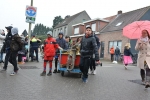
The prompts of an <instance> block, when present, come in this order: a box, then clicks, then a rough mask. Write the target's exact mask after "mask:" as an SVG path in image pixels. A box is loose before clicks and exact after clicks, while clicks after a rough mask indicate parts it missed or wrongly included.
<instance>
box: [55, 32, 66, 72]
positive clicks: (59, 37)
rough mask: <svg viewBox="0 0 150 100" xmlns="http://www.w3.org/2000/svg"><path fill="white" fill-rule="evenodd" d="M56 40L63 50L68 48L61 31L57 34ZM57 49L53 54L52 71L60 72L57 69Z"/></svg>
mask: <svg viewBox="0 0 150 100" xmlns="http://www.w3.org/2000/svg"><path fill="white" fill-rule="evenodd" d="M56 42H57V43H58V45H59V46H60V47H61V48H63V49H64V50H66V49H68V47H67V45H66V40H65V39H64V38H63V33H62V32H59V34H58V38H57V39H56ZM58 53H59V50H58V49H57V50H56V54H55V70H54V72H53V73H60V71H59V70H57V63H58V57H59V54H58Z"/></svg>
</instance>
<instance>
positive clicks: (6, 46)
mask: <svg viewBox="0 0 150 100" xmlns="http://www.w3.org/2000/svg"><path fill="white" fill-rule="evenodd" d="M11 40H12V34H11V33H10V32H9V33H7V35H6V38H5V49H6V50H8V49H10V43H11Z"/></svg>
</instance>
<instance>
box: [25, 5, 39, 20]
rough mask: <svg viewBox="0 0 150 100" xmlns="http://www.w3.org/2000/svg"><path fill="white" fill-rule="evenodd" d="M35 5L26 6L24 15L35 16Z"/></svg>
mask: <svg viewBox="0 0 150 100" xmlns="http://www.w3.org/2000/svg"><path fill="white" fill-rule="evenodd" d="M36 13H37V7H33V6H26V11H25V15H26V17H34V18H35V17H36Z"/></svg>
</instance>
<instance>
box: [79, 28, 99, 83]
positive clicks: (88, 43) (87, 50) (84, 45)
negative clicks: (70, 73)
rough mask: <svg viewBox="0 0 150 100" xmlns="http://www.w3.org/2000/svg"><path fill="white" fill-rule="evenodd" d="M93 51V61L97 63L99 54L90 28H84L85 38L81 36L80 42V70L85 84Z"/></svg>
mask: <svg viewBox="0 0 150 100" xmlns="http://www.w3.org/2000/svg"><path fill="white" fill-rule="evenodd" d="M93 51H95V52H94V53H95V61H96V63H99V54H98V48H97V43H96V40H95V38H94V37H93V35H92V28H91V27H90V26H87V27H86V32H85V36H83V38H82V40H81V47H80V53H81V56H80V64H79V67H80V70H81V72H82V74H83V76H82V81H83V82H85V83H86V82H87V79H88V70H89V67H90V63H91V59H92V56H93Z"/></svg>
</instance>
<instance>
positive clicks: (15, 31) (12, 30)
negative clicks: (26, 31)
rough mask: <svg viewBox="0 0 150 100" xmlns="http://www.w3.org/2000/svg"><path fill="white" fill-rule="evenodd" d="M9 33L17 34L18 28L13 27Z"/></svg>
mask: <svg viewBox="0 0 150 100" xmlns="http://www.w3.org/2000/svg"><path fill="white" fill-rule="evenodd" d="M11 34H12V35H15V34H18V28H16V27H14V28H12V29H11Z"/></svg>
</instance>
